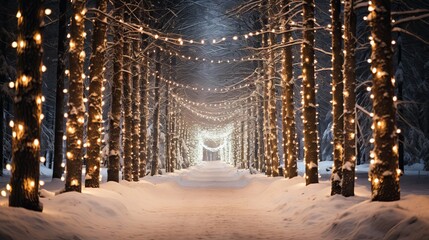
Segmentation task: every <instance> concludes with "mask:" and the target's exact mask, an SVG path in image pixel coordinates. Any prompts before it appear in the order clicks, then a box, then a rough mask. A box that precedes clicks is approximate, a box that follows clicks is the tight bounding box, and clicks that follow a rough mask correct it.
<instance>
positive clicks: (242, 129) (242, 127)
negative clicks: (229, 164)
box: [240, 121, 246, 169]
mask: <svg viewBox="0 0 429 240" xmlns="http://www.w3.org/2000/svg"><path fill="white" fill-rule="evenodd" d="M240 164H241V169H245V168H246V159H245V157H244V121H241V122H240Z"/></svg>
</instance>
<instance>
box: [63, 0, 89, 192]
mask: <svg viewBox="0 0 429 240" xmlns="http://www.w3.org/2000/svg"><path fill="white" fill-rule="evenodd" d="M85 2H86V1H85V0H76V1H74V2H73V4H72V9H73V11H72V20H71V26H70V44H69V52H70V53H69V64H70V79H69V104H68V106H69V110H68V121H67V125H66V129H67V134H66V135H67V153H66V157H67V177H66V188H65V190H66V191H67V192H69V191H77V192H81V191H82V157H83V156H82V146H83V143H82V141H83V124H84V121H85V120H84V114H85V106H84V104H83V80H84V79H85V77H86V76H85V74H84V71H83V63H84V61H85V51H84V48H83V44H84V40H85V39H84V38H85V37H84V31H85V24H84V16H85V12H86V9H85Z"/></svg>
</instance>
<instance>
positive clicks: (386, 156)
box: [368, 0, 400, 201]
mask: <svg viewBox="0 0 429 240" xmlns="http://www.w3.org/2000/svg"><path fill="white" fill-rule="evenodd" d="M368 10H369V11H370V13H369V16H368V19H369V23H370V27H371V47H372V54H371V60H372V62H371V71H372V73H373V75H372V78H373V80H372V94H373V96H374V98H373V114H374V115H373V126H374V131H373V141H374V149H373V152H372V155H373V156H374V159H372V160H371V163H372V164H371V167H370V172H369V175H370V176H369V177H370V181H371V192H372V195H371V199H372V200H373V201H395V200H399V198H400V188H399V176H400V171H399V169H398V143H397V132H396V121H395V114H396V109H395V105H394V101H393V97H394V82H393V80H392V45H391V41H392V36H391V15H390V11H391V2H390V1H389V0H373V1H372V2H371V4H370V5H369V7H368Z"/></svg>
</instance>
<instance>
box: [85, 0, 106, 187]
mask: <svg viewBox="0 0 429 240" xmlns="http://www.w3.org/2000/svg"><path fill="white" fill-rule="evenodd" d="M96 5H97V6H96V7H97V8H98V11H100V12H99V13H97V18H96V20H95V24H94V32H93V36H92V55H91V69H90V73H89V75H90V78H91V83H90V84H89V117H88V144H87V155H88V158H87V162H86V176H85V187H94V188H98V187H99V186H100V184H99V182H100V180H99V177H100V162H101V154H100V151H101V129H102V127H103V115H102V105H101V103H102V101H103V91H102V88H103V80H104V70H103V69H104V58H105V57H104V54H105V52H106V43H105V40H106V29H107V25H106V24H107V18H106V17H105V16H104V13H105V12H106V11H107V0H97V2H96Z"/></svg>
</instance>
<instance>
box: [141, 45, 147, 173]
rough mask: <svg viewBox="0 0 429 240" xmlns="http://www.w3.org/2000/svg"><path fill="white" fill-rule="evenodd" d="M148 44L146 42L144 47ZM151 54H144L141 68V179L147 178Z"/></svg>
mask: <svg viewBox="0 0 429 240" xmlns="http://www.w3.org/2000/svg"><path fill="white" fill-rule="evenodd" d="M146 46H147V44H146V42H144V44H143V47H144V48H146ZM148 69H149V54H147V53H144V57H143V67H142V68H141V75H142V76H143V77H142V85H141V89H140V155H139V158H140V173H139V175H140V177H144V176H146V164H147V160H148V147H147V146H148V142H147V135H148V134H147V124H148V118H149V92H148V89H149V71H148Z"/></svg>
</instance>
